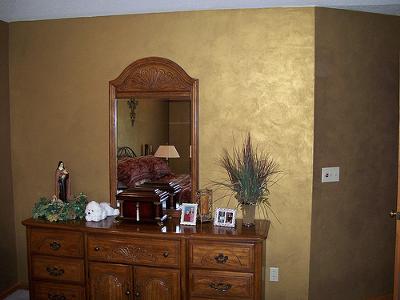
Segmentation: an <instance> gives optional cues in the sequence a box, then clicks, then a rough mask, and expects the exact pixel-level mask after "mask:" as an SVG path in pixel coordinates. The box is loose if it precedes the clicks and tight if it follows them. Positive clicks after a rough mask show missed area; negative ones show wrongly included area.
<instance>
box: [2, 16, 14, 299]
mask: <svg viewBox="0 0 400 300" xmlns="http://www.w3.org/2000/svg"><path fill="white" fill-rule="evenodd" d="M0 141H1V147H0V166H1V167H0V191H1V192H0V205H1V209H0V228H1V239H2V242H1V243H0V291H1V290H3V289H4V288H6V287H10V286H11V285H12V284H15V283H16V282H17V257H16V249H15V226H14V203H13V194H12V177H11V151H10V99H9V90H8V24H7V23H4V22H1V21H0Z"/></svg>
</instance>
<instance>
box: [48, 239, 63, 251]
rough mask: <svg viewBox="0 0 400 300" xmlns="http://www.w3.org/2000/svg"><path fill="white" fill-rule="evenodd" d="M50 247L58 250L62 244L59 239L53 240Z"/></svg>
mask: <svg viewBox="0 0 400 300" xmlns="http://www.w3.org/2000/svg"><path fill="white" fill-rule="evenodd" d="M50 248H51V249H53V250H54V251H57V250H58V249H60V248H61V244H60V243H59V242H57V241H53V242H51V243H50Z"/></svg>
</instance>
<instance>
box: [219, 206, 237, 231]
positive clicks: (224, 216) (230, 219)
mask: <svg viewBox="0 0 400 300" xmlns="http://www.w3.org/2000/svg"><path fill="white" fill-rule="evenodd" d="M214 225H215V226H223V227H235V225H236V209H231V208H217V209H216V210H215V215H214Z"/></svg>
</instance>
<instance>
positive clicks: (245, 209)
mask: <svg viewBox="0 0 400 300" xmlns="http://www.w3.org/2000/svg"><path fill="white" fill-rule="evenodd" d="M242 215H243V226H245V227H252V226H254V225H255V221H254V219H255V217H256V206H255V205H250V204H242Z"/></svg>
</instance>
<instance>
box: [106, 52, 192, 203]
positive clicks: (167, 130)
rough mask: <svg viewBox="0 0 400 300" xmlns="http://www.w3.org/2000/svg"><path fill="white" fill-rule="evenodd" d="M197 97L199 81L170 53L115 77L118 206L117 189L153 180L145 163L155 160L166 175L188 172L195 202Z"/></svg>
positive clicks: (113, 187) (113, 164) (113, 170)
mask: <svg viewBox="0 0 400 300" xmlns="http://www.w3.org/2000/svg"><path fill="white" fill-rule="evenodd" d="M197 99H198V80H197V79H193V78H191V77H190V76H189V75H187V74H186V72H185V71H184V70H183V69H182V68H181V67H180V66H178V65H177V64H176V63H174V62H172V61H171V60H168V59H165V58H159V57H149V58H144V59H140V60H137V61H135V62H134V63H132V64H131V65H129V66H128V67H127V68H126V69H125V70H124V71H123V72H122V73H121V75H120V76H119V77H118V78H117V79H115V80H112V81H110V150H109V151H110V155H109V157H110V201H111V205H113V206H116V200H115V196H116V194H117V192H119V191H121V190H124V189H126V188H130V187H132V186H133V185H136V184H140V182H141V180H145V181H151V180H154V176H153V175H152V176H148V175H147V173H148V168H147V167H146V165H144V167H143V162H145V163H148V162H151V164H152V165H154V161H156V163H157V164H158V163H161V166H159V167H158V168H159V169H157V175H159V176H160V177H162V178H167V179H168V180H169V178H176V180H178V178H186V177H188V178H189V185H187V184H186V185H185V186H186V188H187V187H189V190H188V191H187V190H186V194H188V192H189V198H190V199H189V201H190V202H193V201H194V197H195V193H196V190H197V187H198V126H197V122H198V100H197ZM139 161H140V162H141V163H140V168H138V167H137V163H138V162H139ZM160 168H161V169H162V170H163V172H161V173H160V172H159V171H160ZM137 173H140V174H137ZM163 176H164V177H163ZM168 176H169V177H168ZM158 179H160V178H159V177H157V180H158ZM186 197H188V196H186ZM185 201H187V200H185Z"/></svg>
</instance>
